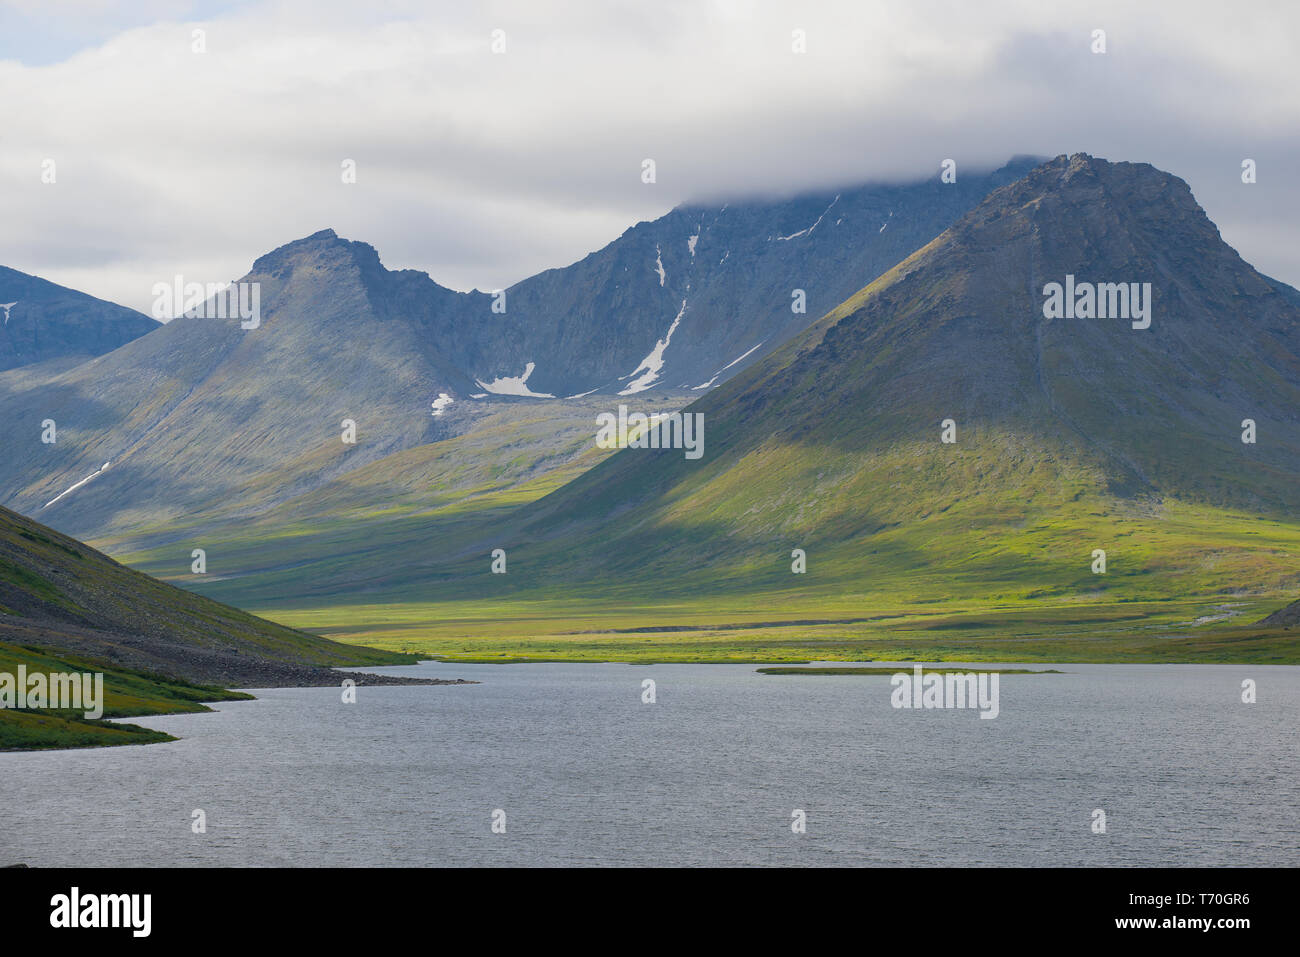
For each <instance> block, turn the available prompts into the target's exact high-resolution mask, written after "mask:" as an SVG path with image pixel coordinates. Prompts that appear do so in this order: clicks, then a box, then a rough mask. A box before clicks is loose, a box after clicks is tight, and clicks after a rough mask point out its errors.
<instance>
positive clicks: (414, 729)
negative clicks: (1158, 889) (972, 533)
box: [0, 662, 1300, 867]
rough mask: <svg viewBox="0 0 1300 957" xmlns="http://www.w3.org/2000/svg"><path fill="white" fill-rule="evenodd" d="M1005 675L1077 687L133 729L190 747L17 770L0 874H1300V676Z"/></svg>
mask: <svg viewBox="0 0 1300 957" xmlns="http://www.w3.org/2000/svg"><path fill="white" fill-rule="evenodd" d="M899 667H900V670H902V669H905V670H908V671H910V670H911V667H912V663H911V662H908V663H906V664H902V665H900V666H899ZM944 667H949V668H950V667H952V664H951V663H948V664H946V665H944ZM990 667H992V666H990ZM1001 667H1003V668H1012V667H1028V668H1035V669H1042V668H1049V667H1050V668H1058V669H1060V670H1062V671H1065V672H1068V673H1067V674H1059V675H1003V676H1002V678H1001V679H1000V708H999V714H998V717H997V718H996V719H993V720H986V719H981V718H980V717H979V711H977V710H957V709H953V710H906V709H895V708H894V707H892V705H891V702H890V698H891V690H892V689H891V684H890V678H889V677H888V676H826V677H823V676H798V677H787V676H766V675H760V674H757V673H755V670H754V668H755V666H754V665H654V666H636V665H620V664H591V665H582V664H517V665H453V664H441V663H435V662H428V663H424V664H421V665H418V666H414V667H404V668H388V669H383V668H380V669H369V670H374V671H390V672H393V673H396V674H404V675H415V676H419V675H426V676H434V677H450V678H455V677H463V678H468V679H474V680H477V681H480V682H482V683H481V684H478V685H466V686H452V687H448V686H433V687H429V686H425V687H421V686H407V687H385V688H371V687H361V688H359V689H357V702H356V703H355V704H351V705H349V704H343V703H342V702H341V700H340V699H341V694H340V692H339V691H338V690H336V689H322V688H313V689H278V690H263V691H257V692H255V693H256V694H257V695H258V700H257V701H249V702H231V703H223V704H220V705H217V706H216V707H217V708H218V710H217V711H216V712H215V713H212V714H199V715H179V716H169V717H160V718H135V719H130V720H131V721H133V722H134V723H138V724H143V725H146V726H148V727H152V728H158V729H161V730H164V731H167V732H170V733H171V734H175V735H178V736H180V737H181V739H182V740H180V741H177V742H175V743H171V744H157V745H147V746H134V747H118V748H104V749H97V750H79V751H62V752H45V753H29V754H21V753H12V754H0V864H5V863H14V862H18V861H25V862H27V863H29V864H32V865H49V866H55V865H67V866H87V865H88V866H124V865H216V866H240V865H294V866H309V865H331V866H348V865H365V866H373V865H417V866H419V865H525V866H530V865H597V864H599V865H701V864H711V865H760V866H767V865H814V866H815V865H851V866H857V865H922V866H937V865H1031V866H1070V867H1073V866H1080V865H1084V866H1086V865H1213V866H1223V865H1227V866H1247V865H1250V866H1258V865H1287V866H1295V865H1297V864H1300V845H1298V842H1297V835H1298V834H1300V826H1298V825H1300V760H1298V758H1297V734H1296V728H1297V726H1300V668H1297V667H1265V666H1256V665H1044V664H1030V665H1002V666H1001ZM646 678H650V679H653V680H654V681H655V683H656V697H657V700H656V701H655V703H653V704H645V703H643V702H642V681H643V680H644V679H646ZM1247 678H1249V679H1252V680H1254V681H1255V682H1256V683H1257V687H1258V691H1257V694H1258V702H1257V703H1255V704H1244V703H1242V700H1241V683H1242V681H1243V679H1247ZM1098 808H1099V809H1102V810H1104V812H1105V815H1106V821H1105V823H1106V831H1105V833H1094V831H1093V822H1094V817H1093V812H1094V809H1098ZM195 809H202V810H203V811H204V812H205V814H206V822H207V833H205V834H194V833H192V831H191V813H192V811H194V810H195ZM796 809H798V810H802V811H804V812H805V814H806V833H794V832H793V831H792V830H791V822H792V820H793V818H792V813H793V812H794V811H795V810H796ZM497 810H501V811H504V812H505V833H494V832H493V829H492V824H493V812H494V811H497Z"/></svg>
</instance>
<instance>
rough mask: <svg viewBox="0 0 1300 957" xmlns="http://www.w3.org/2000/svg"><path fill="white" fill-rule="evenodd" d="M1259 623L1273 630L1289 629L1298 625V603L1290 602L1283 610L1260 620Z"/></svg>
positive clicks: (1299, 615)
mask: <svg viewBox="0 0 1300 957" xmlns="http://www.w3.org/2000/svg"><path fill="white" fill-rule="evenodd" d="M1259 623H1260V624H1261V625H1268V626H1270V627H1273V628H1290V627H1292V626H1293V625H1300V601H1293V602H1291V604H1289V605H1287V606H1286V607H1285V608H1282V609H1280V610H1278V611H1275V612H1273V614H1271V615H1269V616H1268V617H1267V618H1263V619H1261V620H1260V622H1259Z"/></svg>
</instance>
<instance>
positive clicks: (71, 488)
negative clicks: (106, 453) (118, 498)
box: [41, 462, 113, 509]
mask: <svg viewBox="0 0 1300 957" xmlns="http://www.w3.org/2000/svg"><path fill="white" fill-rule="evenodd" d="M112 464H113V463H112V462H105V463H104V464H103V465H101V466H100V467H99V468H97V469H95V471H93V472H91V473H90V474H89V475H87V476H86V477H85V478H84V479H82V480H81V481H80V482H77V483H76V484H75V485H70V486H68V487H67V488H66V489H64V490H63V491H62V492H60V493H59V494H58V495H56V496H54V498H52V499H50V500H49V501H48V502H46V503H45V504H44V505H42V506H41V508H43V509H45V508H49V507H50V506H51V505H53V504H54V503H55V502H57V501H58V500H59V499H61V498H63V496H65V495H70V494H72V493H73V492H75V491H76V490H77V489H79V488H81V486H83V485H85V484H86V483H87V482H89V481H90V480H91V479H93V478H95V477H96V476H98V475H102V474H103V473H104V472H105V471H107V470H108V467H109V466H110V465H112Z"/></svg>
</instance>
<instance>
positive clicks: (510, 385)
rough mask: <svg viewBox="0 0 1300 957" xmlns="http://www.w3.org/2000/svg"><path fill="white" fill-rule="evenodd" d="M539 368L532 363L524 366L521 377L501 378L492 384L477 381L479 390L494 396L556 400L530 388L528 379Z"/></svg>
mask: <svg viewBox="0 0 1300 957" xmlns="http://www.w3.org/2000/svg"><path fill="white" fill-rule="evenodd" d="M536 368H537V363H535V362H530V363H528V364H527V365H526V366H524V374H523V375H521V376H501V377H499V378H496V379H493V380H492V381H491V382H484V381H483V380H482V379H475V380H474V381H475V382H477V383H478V384H479V388H481V389H485V390H486V391H488V392H491V393H492V394H493V395H521V396H525V397H527V398H530V399H554V398H555V396H553V395H552V394H551V393H549V392H534V391H533V390H532V389H530V388H528V377H529V376H531V375H532V374H533V370H534V369H536Z"/></svg>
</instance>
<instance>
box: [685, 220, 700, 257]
mask: <svg viewBox="0 0 1300 957" xmlns="http://www.w3.org/2000/svg"><path fill="white" fill-rule="evenodd" d="M699 241H700V233H699V228H698V227H697V228H696V232H695V235H694V236H691V237H690V238H689V239H687V240H686V248H687V249H689V250H690V251H691V258H692V259H694V258H695V244H696V243H698V242H699Z"/></svg>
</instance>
